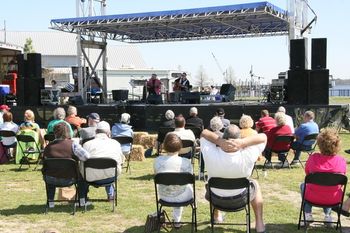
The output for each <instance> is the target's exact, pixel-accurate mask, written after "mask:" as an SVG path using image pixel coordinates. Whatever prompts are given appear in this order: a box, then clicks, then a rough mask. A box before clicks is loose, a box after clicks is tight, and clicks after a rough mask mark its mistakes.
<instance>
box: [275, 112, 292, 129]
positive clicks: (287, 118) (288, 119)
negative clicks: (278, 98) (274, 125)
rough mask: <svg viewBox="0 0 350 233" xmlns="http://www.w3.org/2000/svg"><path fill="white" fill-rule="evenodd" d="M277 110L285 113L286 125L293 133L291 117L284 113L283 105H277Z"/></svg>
mask: <svg viewBox="0 0 350 233" xmlns="http://www.w3.org/2000/svg"><path fill="white" fill-rule="evenodd" d="M277 112H282V113H284V114H285V115H286V125H288V126H289V127H290V129H291V130H292V133H293V134H294V122H293V118H292V117H291V116H289V115H287V114H286V109H285V108H284V107H283V106H279V108H278V109H277Z"/></svg>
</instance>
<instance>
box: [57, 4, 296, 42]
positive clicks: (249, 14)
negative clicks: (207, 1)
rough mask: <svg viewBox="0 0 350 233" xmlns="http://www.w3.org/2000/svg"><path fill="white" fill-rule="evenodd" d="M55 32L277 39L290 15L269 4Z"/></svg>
mask: <svg viewBox="0 0 350 233" xmlns="http://www.w3.org/2000/svg"><path fill="white" fill-rule="evenodd" d="M51 28H52V29H55V30H59V31H64V32H70V33H81V35H83V36H92V37H99V38H105V37H106V38H107V39H111V40H117V41H124V42H130V43H145V42H162V41H184V40H205V39H220V38H237V37H239V38H242V37H261V36H277V35H287V34H288V28H289V23H288V15H287V12H286V11H285V10H282V9H280V8H278V7H276V6H274V5H272V4H271V3H269V2H257V3H247V4H239V5H229V6H218V7H206V8H195V9H185V10H173V11H158V12H147V13H135V14H121V15H105V16H94V17H81V18H67V19H53V20H51Z"/></svg>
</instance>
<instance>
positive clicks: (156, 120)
mask: <svg viewBox="0 0 350 233" xmlns="http://www.w3.org/2000/svg"><path fill="white" fill-rule="evenodd" d="M279 106H280V105H278V104H271V103H259V102H248V101H233V102H226V103H208V104H160V105H149V104H144V103H131V102H119V103H112V104H108V105H104V104H99V105H96V104H88V105H80V106H76V107H77V109H78V115H79V116H80V117H85V116H87V115H88V114H89V113H91V112H97V113H98V114H100V117H101V119H103V120H106V121H108V122H109V123H111V124H113V123H115V122H117V119H118V117H119V116H120V114H122V113H124V112H128V113H129V114H130V115H131V125H132V126H133V127H134V131H148V132H157V129H158V128H159V127H160V126H161V123H162V122H163V121H164V120H165V119H164V113H165V112H166V111H167V110H168V109H171V110H173V111H174V113H175V114H176V115H178V114H180V113H181V114H183V115H184V116H185V117H187V116H188V112H189V110H190V108H191V107H197V108H198V115H199V117H200V118H202V119H203V121H204V124H205V126H208V125H209V121H210V119H211V118H212V117H213V116H214V114H215V111H216V109H218V108H223V109H224V110H225V113H226V116H225V118H227V119H229V120H230V121H231V123H235V124H237V123H238V121H239V119H240V117H241V116H242V114H247V115H250V116H251V117H252V118H253V120H254V121H256V120H258V119H259V117H260V111H261V110H262V109H267V110H269V112H271V113H275V112H276V110H277V108H278V107H279ZM283 106H284V107H285V108H286V109H287V113H288V114H289V115H291V116H292V117H293V119H294V124H295V125H299V124H300V122H302V114H303V112H305V111H306V110H312V111H313V112H315V115H316V120H315V121H316V122H317V123H318V124H319V126H320V128H322V127H325V126H327V125H328V126H335V127H344V128H347V129H348V128H349V120H348V117H347V114H348V112H349V105H288V104H283ZM56 107H57V106H51V105H45V106H15V107H12V108H11V112H12V113H13V115H14V122H16V123H19V122H21V121H22V120H23V114H24V111H25V110H26V109H31V110H33V111H34V113H35V121H36V122H37V123H38V124H39V125H40V126H41V127H42V128H44V127H46V126H47V123H48V122H49V121H50V120H51V119H52V112H53V110H54V109H55V108H56ZM62 107H64V108H65V109H67V108H68V105H65V106H62Z"/></svg>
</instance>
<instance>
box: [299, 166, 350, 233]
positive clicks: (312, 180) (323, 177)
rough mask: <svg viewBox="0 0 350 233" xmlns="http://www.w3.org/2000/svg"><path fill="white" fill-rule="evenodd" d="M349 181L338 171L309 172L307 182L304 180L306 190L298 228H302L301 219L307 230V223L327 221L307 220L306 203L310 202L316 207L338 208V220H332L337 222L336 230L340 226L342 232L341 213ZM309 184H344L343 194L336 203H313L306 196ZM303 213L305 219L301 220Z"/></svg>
mask: <svg viewBox="0 0 350 233" xmlns="http://www.w3.org/2000/svg"><path fill="white" fill-rule="evenodd" d="M347 182H348V178H347V177H346V176H345V175H343V174H338V173H328V172H323V173H320V172H318V173H311V174H308V175H307V176H306V177H305V182H304V185H305V187H304V191H303V196H302V202H301V207H300V213H299V221H298V230H299V229H300V223H301V221H303V222H304V226H305V232H306V228H307V225H306V224H307V223H310V222H320V223H325V221H314V220H313V221H307V220H306V218H305V210H304V207H305V204H306V203H308V204H310V205H312V206H315V207H320V208H332V209H337V210H338V211H337V221H336V222H331V223H336V224H337V225H336V228H335V229H336V230H338V227H339V228H340V232H342V229H341V222H340V214H341V210H342V206H343V200H344V194H345V190H346V184H347ZM308 184H315V185H320V186H336V185H341V186H342V191H343V195H342V197H341V199H340V200H335V203H334V204H333V205H320V204H317V203H313V202H312V201H309V200H307V199H306V198H305V192H306V189H307V185H308ZM301 215H303V220H301Z"/></svg>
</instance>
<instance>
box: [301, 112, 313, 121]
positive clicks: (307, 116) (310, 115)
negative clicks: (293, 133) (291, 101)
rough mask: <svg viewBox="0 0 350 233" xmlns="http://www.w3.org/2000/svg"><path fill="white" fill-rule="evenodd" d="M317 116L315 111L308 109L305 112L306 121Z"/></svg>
mask: <svg viewBox="0 0 350 233" xmlns="http://www.w3.org/2000/svg"><path fill="white" fill-rule="evenodd" d="M314 118H315V114H314V112H313V111H306V112H305V113H304V121H306V122H308V121H312V120H313V119H314Z"/></svg>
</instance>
